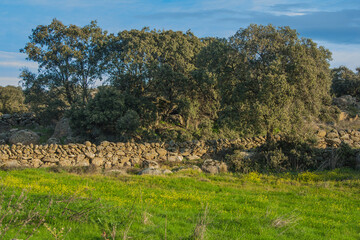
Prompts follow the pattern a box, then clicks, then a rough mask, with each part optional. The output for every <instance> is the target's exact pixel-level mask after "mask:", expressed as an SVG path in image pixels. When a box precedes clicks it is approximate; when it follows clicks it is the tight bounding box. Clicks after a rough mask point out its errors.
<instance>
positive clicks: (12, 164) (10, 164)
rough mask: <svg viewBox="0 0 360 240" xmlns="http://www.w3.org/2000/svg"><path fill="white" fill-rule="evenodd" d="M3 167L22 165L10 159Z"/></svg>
mask: <svg viewBox="0 0 360 240" xmlns="http://www.w3.org/2000/svg"><path fill="white" fill-rule="evenodd" d="M3 167H5V168H18V167H20V165H19V163H18V161H16V160H10V161H6V162H4V164H3Z"/></svg>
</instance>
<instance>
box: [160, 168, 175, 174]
mask: <svg viewBox="0 0 360 240" xmlns="http://www.w3.org/2000/svg"><path fill="white" fill-rule="evenodd" d="M172 173H173V172H172V171H170V170H169V169H164V170H162V174H172Z"/></svg>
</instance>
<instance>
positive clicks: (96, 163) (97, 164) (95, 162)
mask: <svg viewBox="0 0 360 240" xmlns="http://www.w3.org/2000/svg"><path fill="white" fill-rule="evenodd" d="M104 161H105V159H104V158H102V157H94V158H93V159H92V160H91V165H94V166H95V167H101V166H102V165H104Z"/></svg>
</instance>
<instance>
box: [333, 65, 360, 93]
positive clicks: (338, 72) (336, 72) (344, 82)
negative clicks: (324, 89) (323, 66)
mask: <svg viewBox="0 0 360 240" xmlns="http://www.w3.org/2000/svg"><path fill="white" fill-rule="evenodd" d="M358 70H360V69H358ZM331 75H332V86H331V88H332V92H333V93H334V94H335V96H337V97H340V96H343V95H350V96H353V97H356V98H359V94H360V71H357V72H356V73H354V72H353V71H352V70H350V69H348V68H347V67H345V66H340V67H338V68H334V69H332V70H331Z"/></svg>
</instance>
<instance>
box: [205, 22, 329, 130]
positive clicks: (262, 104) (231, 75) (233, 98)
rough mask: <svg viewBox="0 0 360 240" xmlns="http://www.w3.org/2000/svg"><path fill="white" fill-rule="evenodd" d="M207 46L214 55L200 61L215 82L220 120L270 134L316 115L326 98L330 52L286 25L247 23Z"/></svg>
mask: <svg viewBox="0 0 360 240" xmlns="http://www.w3.org/2000/svg"><path fill="white" fill-rule="evenodd" d="M209 47H211V48H212V49H213V50H208V51H209V52H212V53H213V54H214V57H213V58H211V57H208V59H207V60H208V62H206V61H205V64H204V63H203V66H204V67H205V68H207V69H210V70H207V71H209V72H210V73H211V76H213V77H214V78H215V79H216V81H217V83H218V87H219V90H220V94H221V97H222V108H221V109H222V111H221V112H220V114H219V115H220V116H219V120H220V122H221V124H222V125H227V126H229V127H230V128H233V129H236V130H238V131H239V132H243V133H244V134H245V135H246V134H263V133H264V132H266V133H267V134H268V136H269V135H270V136H271V135H272V134H273V131H274V129H279V130H281V131H283V132H284V131H289V130H291V128H292V127H293V126H295V125H296V124H298V123H299V122H300V121H301V120H302V119H303V118H307V117H309V116H315V117H318V116H319V113H320V110H321V109H322V107H323V106H324V104H327V103H328V102H329V101H328V100H329V99H330V95H329V88H330V83H331V81H330V75H329V63H328V61H329V60H330V56H331V54H330V52H329V51H328V50H326V49H324V48H323V47H317V45H316V43H314V42H313V41H311V40H310V39H299V38H298V33H297V32H296V31H295V30H292V29H290V28H289V27H279V28H275V27H273V26H272V25H267V26H262V25H250V26H249V27H248V28H246V29H240V30H239V31H238V32H237V33H236V34H235V35H234V36H232V37H231V38H230V39H229V41H228V43H226V42H224V41H218V42H215V43H213V44H210V45H209ZM208 56H209V55H208Z"/></svg>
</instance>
